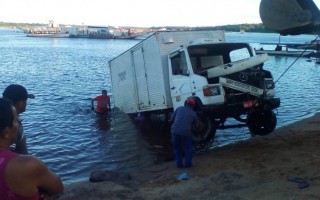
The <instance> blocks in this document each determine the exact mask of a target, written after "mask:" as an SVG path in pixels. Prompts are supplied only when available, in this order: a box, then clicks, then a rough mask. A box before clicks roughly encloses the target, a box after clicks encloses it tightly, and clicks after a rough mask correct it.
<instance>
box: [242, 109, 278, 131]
mask: <svg viewBox="0 0 320 200" xmlns="http://www.w3.org/2000/svg"><path fill="white" fill-rule="evenodd" d="M276 125H277V117H276V115H275V114H274V112H272V110H252V111H250V112H249V113H248V115H247V126H248V128H249V130H250V131H251V133H253V134H255V135H267V134H269V133H271V132H272V131H273V130H274V129H275V127H276Z"/></svg>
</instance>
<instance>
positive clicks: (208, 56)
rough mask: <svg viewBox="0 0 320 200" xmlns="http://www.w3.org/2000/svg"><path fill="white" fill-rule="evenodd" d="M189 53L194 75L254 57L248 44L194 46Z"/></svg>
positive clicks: (189, 49)
mask: <svg viewBox="0 0 320 200" xmlns="http://www.w3.org/2000/svg"><path fill="white" fill-rule="evenodd" d="M188 53H189V56H190V61H191V64H192V68H193V71H194V73H201V72H203V71H205V70H207V69H210V68H212V67H216V66H220V65H223V64H226V63H231V62H235V61H238V60H242V59H245V58H248V57H251V56H252V52H251V49H250V46H249V45H248V44H246V43H218V44H206V45H193V46H190V47H188Z"/></svg>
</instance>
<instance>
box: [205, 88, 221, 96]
mask: <svg viewBox="0 0 320 200" xmlns="http://www.w3.org/2000/svg"><path fill="white" fill-rule="evenodd" d="M202 90H203V95H204V96H216V95H220V93H221V91H220V87H219V86H205V87H203V89H202Z"/></svg>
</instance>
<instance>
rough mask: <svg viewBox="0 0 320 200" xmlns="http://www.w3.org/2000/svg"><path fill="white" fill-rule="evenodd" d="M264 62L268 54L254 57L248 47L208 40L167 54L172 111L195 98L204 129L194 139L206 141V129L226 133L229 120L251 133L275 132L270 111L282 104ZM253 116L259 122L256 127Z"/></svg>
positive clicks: (274, 123)
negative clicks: (214, 128) (231, 119)
mask: <svg viewBox="0 0 320 200" xmlns="http://www.w3.org/2000/svg"><path fill="white" fill-rule="evenodd" d="M267 59H268V56H267V55H266V54H264V55H256V54H255V52H254V50H253V49H252V48H251V47H250V46H249V45H248V44H247V43H223V42H212V41H208V40H205V41H200V42H199V41H198V42H193V43H191V44H190V45H188V46H182V47H180V48H179V49H176V50H174V51H173V52H172V53H170V54H169V56H168V67H169V78H170V89H171V97H172V104H173V107H174V108H177V107H179V106H182V105H183V103H184V100H185V99H187V98H193V99H195V100H196V102H197V112H198V116H201V117H200V118H202V121H203V124H204V125H205V126H206V127H207V128H204V130H203V131H200V135H202V136H199V138H198V139H196V138H195V140H199V142H200V141H201V142H204V141H202V140H206V138H208V135H212V134H213V133H212V132H210V130H209V129H212V128H213V127H216V128H219V127H220V128H224V127H225V126H224V122H225V121H226V119H227V118H229V117H233V118H235V119H237V120H238V121H240V122H246V125H248V127H249V129H250V130H251V132H253V133H254V134H260V135H265V134H268V133H270V132H271V131H273V130H274V128H275V125H276V117H275V115H274V113H273V112H272V111H271V110H272V109H274V108H276V107H278V106H279V105H280V100H279V99H278V98H275V97H274V96H275V92H274V83H273V77H272V74H271V73H270V72H269V71H267V70H264V69H263V63H264V62H265V61H266V60H267ZM243 115H247V119H243V118H242V116H243ZM257 117H260V118H261V120H260V122H259V125H257V123H256V119H257ZM207 118H209V119H207ZM253 121H254V122H253Z"/></svg>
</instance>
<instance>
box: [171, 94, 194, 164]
mask: <svg viewBox="0 0 320 200" xmlns="http://www.w3.org/2000/svg"><path fill="white" fill-rule="evenodd" d="M195 105H196V102H195V101H194V100H193V99H187V100H186V101H185V103H184V106H180V107H178V108H177V109H176V110H175V111H174V112H173V114H172V116H171V119H170V120H169V122H173V124H172V126H171V135H172V143H173V152H174V155H175V159H176V166H177V167H178V168H181V167H183V163H182V147H183V148H184V150H185V162H184V167H186V168H188V167H191V165H192V124H193V123H196V121H197V114H196V113H195V112H194V111H193V108H194V107H195Z"/></svg>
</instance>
